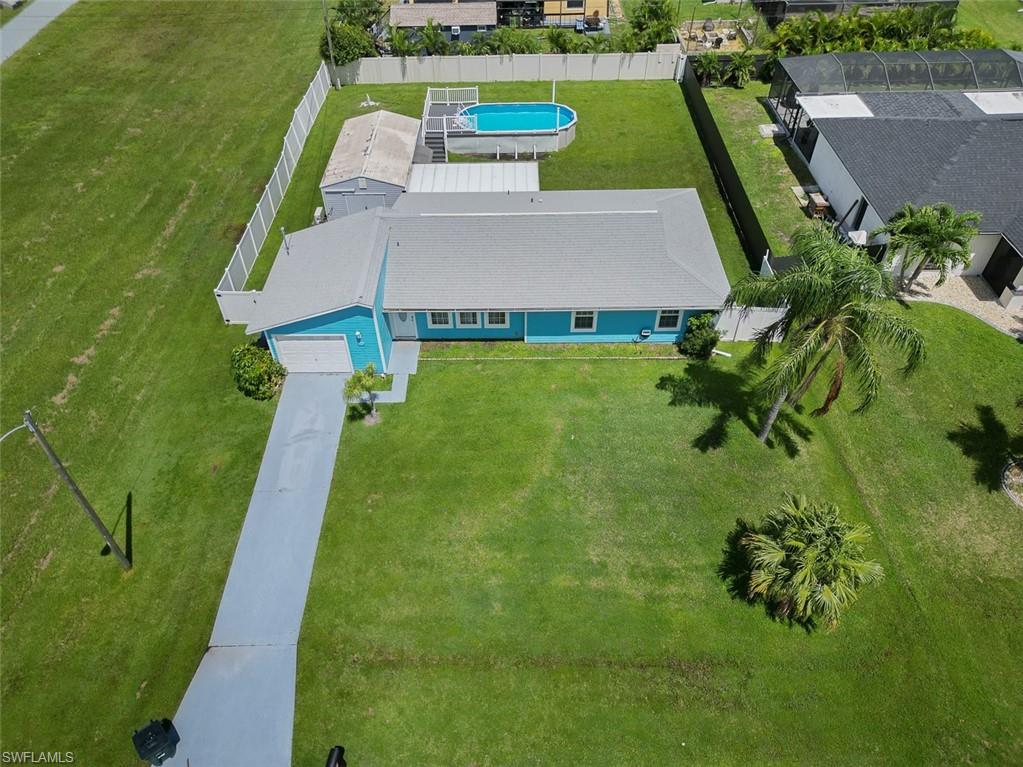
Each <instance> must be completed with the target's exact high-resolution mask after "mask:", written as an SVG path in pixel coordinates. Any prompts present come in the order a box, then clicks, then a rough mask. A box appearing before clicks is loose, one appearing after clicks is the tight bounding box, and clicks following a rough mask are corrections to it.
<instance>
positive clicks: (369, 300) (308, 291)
mask: <svg viewBox="0 0 1023 767" xmlns="http://www.w3.org/2000/svg"><path fill="white" fill-rule="evenodd" d="M288 244H289V248H288V250H285V249H284V248H283V247H282V248H281V250H280V251H279V253H278V255H277V260H276V261H275V262H274V265H273V268H272V269H271V271H270V276H269V277H268V278H267V282H266V286H265V288H264V289H263V291H262V293H260V294H259V295H258V296H257V298H256V307H255V310H254V313H253V317H252V319H251V320H250V322H249V325H248V332H250V333H257V332H260V331H262V330H266V329H268V328H271V327H277V326H280V325H283V324H287V323H291V322H295V321H297V320H301V319H305V318H308V317H314V316H317V315H321V314H325V313H327V312H330V311H333V310H335V309H340V308H343V307H345V306H350V305H352V304H362V305H365V306H371V305H372V304H373V300H374V297H375V294H376V290H377V285H378V276H379V273H380V268H381V264H382V263H383V259H384V254H385V252H386V254H387V269H386V275H385V284H384V308H385V309H388V310H398V309H408V310H411V309H423V310H425V309H509V310H511V309H640V308H669V307H670V308H694V309H713V308H717V307H719V306H721V303H722V302H723V301H724V299H725V296H726V295H727V294H728V291H729V284H728V279H727V277H726V276H725V272H724V269H723V267H722V266H721V259H720V258H719V257H718V252H717V248H716V247H715V245H714V239H713V237H712V236H711V232H710V227H709V226H708V224H707V219H706V217H705V216H704V213H703V208H702V206H701V205H700V200H699V197H698V195H697V193H696V190H694V189H649V190H626V191H581V192H511V193H501V192H488V193H457V192H456V193H423V194H415V193H406V194H404V195H402V196H401V198H400V199H399V201H398V202H397V203H396V204H395V206H394V208H393V209H391V210H387V209H381V208H378V209H374V210H369V211H364V212H362V213H358V214H355V215H352V216H346V217H344V218H340V219H336V220H334V221H330V222H328V223H326V224H320V225H318V226H315V227H312V228H311V229H305V230H302V231H300V232H295V233H294V234H292V235H289V236H288Z"/></svg>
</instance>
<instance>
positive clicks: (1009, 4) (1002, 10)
mask: <svg viewBox="0 0 1023 767" xmlns="http://www.w3.org/2000/svg"><path fill="white" fill-rule="evenodd" d="M1021 9H1023V4H1021V3H1020V2H1019V0H959V12H958V23H959V26H961V27H967V28H969V27H976V28H978V29H983V30H984V31H985V32H990V33H991V34H992V35H994V37H995V39H996V40H997V41H998V43H999V45H1005V46H1020V45H1023V13H1019V11H1020V10H1021Z"/></svg>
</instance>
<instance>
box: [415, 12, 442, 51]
mask: <svg viewBox="0 0 1023 767" xmlns="http://www.w3.org/2000/svg"><path fill="white" fill-rule="evenodd" d="M419 42H420V44H421V45H422V46H423V47H424V48H425V49H426V52H427V54H429V55H430V56H443V55H444V54H445V53H447V52H448V40H447V38H446V37H444V32H443V31H441V28H440V27H439V26H438V25H437V24H436V23H435V22H434V20H433V19H427V20H426V26H425V27H423V29H422V31H420V33H419Z"/></svg>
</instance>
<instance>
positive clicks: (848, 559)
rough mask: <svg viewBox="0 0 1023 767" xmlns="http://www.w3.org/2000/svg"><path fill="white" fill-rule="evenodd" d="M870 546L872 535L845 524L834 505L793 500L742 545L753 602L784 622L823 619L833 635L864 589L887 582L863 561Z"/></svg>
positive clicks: (862, 527) (876, 566) (873, 564)
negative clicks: (759, 601)
mask: <svg viewBox="0 0 1023 767" xmlns="http://www.w3.org/2000/svg"><path fill="white" fill-rule="evenodd" d="M868 540H870V529H869V528H868V527H866V526H865V525H851V524H849V523H848V522H846V521H844V520H843V519H842V518H841V516H840V515H839V512H838V507H836V506H835V505H834V504H833V503H818V502H810V501H807V500H806V498H804V497H803V496H794V495H792V496H789V497H788V499H787V500H786V502H785V503H784V504H783V505H782V506H781V507H780V508H778V509H776V510H775V511H772V512H771V513H770V514H768V515H767V518H766V519H765V520H764V523H763V524H762V525H761V526H760V528H759V529H758V530H755V531H753V532H750V533H747V534H746V535H744V536H743V537H742V539H741V545H742V547H743V549H744V550H745V552H746V556H747V558H748V560H749V562H750V565H751V571H750V578H749V596H750V597H751V598H754V599H763V600H765V601H766V602H768V603H769V604H770V605H772V606H773V608H774V610H775V612H776V613H777V614H778V615H780V616H782V617H786V618H792V619H794V620H796V621H800V622H804V623H812V622H814V621H816V620H818V619H819V620H821V621H823V623H824V625H825V627H826V628H827V629H828V630H833V629H834V628H835V627H836V626H837V625H838V620H839V618H840V617H841V615H842V612H843V611H844V610H846V609H847V608H848V607H849V606H850V605H852V603H853V602H855V601H856V598H857V597H858V596H859V590H860V588H861V587H862V586H866V585H868V584H871V583H875V582H877V581H879V580H880V579H881V578H882V577H883V576H884V571H883V570H882V568H881V565H880V564H878V563H877V562H875V561H873V560H869V559H866V558H865V557H864V554H863V544H865V543H866V542H867V541H868Z"/></svg>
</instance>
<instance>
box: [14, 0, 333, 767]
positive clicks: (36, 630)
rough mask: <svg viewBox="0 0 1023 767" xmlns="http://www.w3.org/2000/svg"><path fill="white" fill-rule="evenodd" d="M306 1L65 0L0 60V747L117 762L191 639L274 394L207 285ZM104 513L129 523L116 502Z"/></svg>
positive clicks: (284, 109)
mask: <svg viewBox="0 0 1023 767" xmlns="http://www.w3.org/2000/svg"><path fill="white" fill-rule="evenodd" d="M321 28H322V21H321V9H320V3H319V0H301V1H300V2H299V1H295V2H288V3H264V2H255V1H254V0H245V1H244V2H227V1H226V0H218V2H216V3H201V4H200V3H192V2H171V1H170V0H167V1H165V2H160V3H157V4H154V3H138V2H131V1H130V0H129V1H125V2H102V3H94V2H88V1H87V0H83V2H80V3H78V4H77V5H76V6H74V7H73V8H71V9H70V10H68V11H67V12H66V13H65V14H63V15H62V16H61V17H60V18H59V19H57V20H55V21H54V22H53V23H51V24H50V25H49V26H47V27H46V29H44V30H43V31H42V32H40V34H39V35H38V37H37V38H36V39H34V40H33V41H32V42H31V43H29V45H28V46H27V47H26V50H25V51H24V52H23V54H22V55H19V56H17V57H15V58H14V59H11V60H9V61H7V62H6V63H5V64H4V65H3V68H2V70H0V78H2V81H0V91H2V95H0V109H2V114H3V122H2V127H0V130H2V134H0V140H2V154H0V171H2V175H3V205H2V209H0V229H2V234H0V249H2V252H3V261H2V267H0V268H2V272H0V276H2V287H0V299H2V315H0V319H2V344H3V356H2V367H3V378H2V391H0V395H2V409H0V427H2V430H6V429H8V428H10V427H11V426H13V425H15V424H16V423H18V422H19V421H20V418H21V412H22V410H24V409H25V408H33V410H34V412H35V416H36V420H37V421H38V422H39V423H40V424H42V425H43V427H44V429H45V430H46V432H47V434H48V435H49V437H50V439H51V440H52V442H53V444H54V446H55V447H56V449H57V450H58V451H59V452H60V453H61V455H62V456H63V458H64V459H65V460H66V461H67V463H68V465H69V467H70V469H71V471H72V472H73V473H74V475H75V476H76V478H77V479H78V481H79V482H80V484H81V486H82V488H83V489H84V491H85V492H86V493H87V494H88V496H89V497H90V499H91V500H92V502H93V504H94V505H95V506H96V508H97V509H98V511H99V513H100V515H101V516H102V517H103V518H104V519H105V520H106V521H107V523H108V524H109V525H111V526H114V525H115V523H117V521H118V519H119V517H120V515H121V513H122V509H123V507H124V505H125V501H126V497H127V495H128V494H129V493H131V494H132V501H133V519H134V555H135V562H136V567H135V569H134V570H133V571H132V572H131V573H129V574H123V573H122V572H121V571H120V569H119V568H118V566H117V564H116V562H114V561H113V559H111V558H109V557H108V558H100V556H99V550H100V545H101V541H100V539H99V537H98V535H97V534H96V532H95V530H94V529H93V528H92V527H91V525H90V524H89V522H88V520H87V519H86V518H85V517H84V515H83V514H82V512H81V510H80V509H79V508H78V507H77V506H76V505H75V504H74V502H73V501H72V500H71V498H70V496H69V494H68V493H67V491H66V490H65V489H64V488H63V487H62V486H61V485H59V484H58V482H57V479H56V477H55V475H54V473H53V470H52V469H51V468H50V466H49V464H48V463H47V461H46V459H45V457H44V455H43V453H42V452H41V451H40V450H39V448H38V447H37V446H36V445H34V444H33V443H32V442H31V441H30V439H29V438H28V437H27V436H26V433H25V432H20V433H19V434H16V435H15V436H12V437H11V438H9V439H8V440H7V441H5V442H4V444H3V452H2V459H3V467H2V476H0V481H2V485H3V499H2V501H0V506H2V517H0V521H2V529H3V536H2V540H0V564H2V568H3V604H2V610H0V621H2V642H3V675H2V681H0V712H2V713H0V716H2V721H0V724H2V728H0V729H2V740H3V743H2V747H3V750H9V749H10V750H19V751H20V750H31V751H40V750H57V751H64V750H73V751H74V752H75V753H76V756H77V758H76V760H75V763H76V764H83V765H90V766H91V765H103V767H108V766H112V765H135V764H138V762H137V760H136V759H135V757H134V752H133V749H132V747H131V742H130V737H131V733H132V730H133V729H134V728H136V727H138V726H139V725H141V724H144V723H146V722H147V721H148V720H149V719H150V718H151V717H154V716H155V717H161V716H170V715H172V714H173V713H174V711H175V709H176V707H177V704H178V702H179V700H180V698H181V695H182V694H183V692H184V690H185V687H186V685H187V684H188V682H189V680H190V678H191V676H192V673H193V671H194V670H195V668H196V666H197V664H198V662H199V659H200V657H201V655H202V652H203V649H204V647H205V645H206V642H207V640H208V638H209V634H210V629H211V627H212V624H213V616H214V613H215V610H216V607H217V604H218V602H219V599H220V593H221V590H222V588H223V584H224V578H225V576H226V573H227V568H228V566H229V564H230V561H231V556H232V553H233V551H234V547H235V543H236V541H237V538H238V533H239V531H240V529H241V523H242V519H243V517H244V514H245V510H246V508H247V505H248V500H249V495H250V493H251V490H252V486H253V483H254V481H255V477H256V472H257V469H258V467H259V460H260V455H261V453H262V450H263V446H264V444H265V441H266V436H267V433H268V430H269V425H270V418H271V415H272V413H273V404H272V403H255V402H253V401H251V400H246V399H245V398H244V397H242V396H241V395H239V394H238V393H237V392H236V391H235V389H234V387H233V385H232V382H231V379H230V376H229V372H228V357H229V353H230V349H231V347H232V346H233V345H234V344H236V343H238V342H240V341H241V340H242V338H243V336H242V332H241V330H240V329H238V328H225V327H224V326H223V323H222V321H221V319H220V315H219V312H218V311H217V306H216V302H215V300H214V298H213V287H214V285H215V284H216V282H217V280H218V279H219V277H220V274H221V273H222V271H223V269H224V266H225V265H226V264H227V260H228V258H229V257H230V255H231V251H232V250H233V248H234V243H235V241H236V240H237V238H238V235H239V231H240V227H241V226H243V225H244V223H245V221H246V220H247V219H248V217H249V215H250V214H251V212H252V209H253V206H254V205H255V203H256V201H257V199H258V198H259V195H260V193H261V192H262V188H263V185H264V184H265V182H266V179H267V176H268V173H269V171H270V169H271V168H272V167H273V164H274V162H276V159H277V155H278V152H280V146H281V138H282V136H283V135H284V131H285V130H286V129H287V126H288V122H289V120H290V119H291V112H292V109H293V108H294V106H295V104H296V103H298V100H299V99H300V98H301V95H302V93H303V91H304V90H305V88H306V87H307V85H308V83H309V80H310V79H311V78H312V76H313V74H314V72H315V70H316V66H317V55H316V42H317V40H318V36H319V31H320V29H321ZM117 524H118V529H117V536H118V538H119V539H121V540H123V531H124V521H123V520H121V521H120V522H119V523H117Z"/></svg>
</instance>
